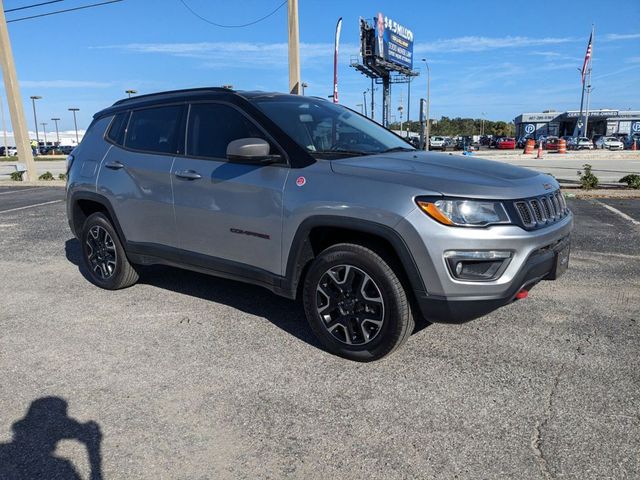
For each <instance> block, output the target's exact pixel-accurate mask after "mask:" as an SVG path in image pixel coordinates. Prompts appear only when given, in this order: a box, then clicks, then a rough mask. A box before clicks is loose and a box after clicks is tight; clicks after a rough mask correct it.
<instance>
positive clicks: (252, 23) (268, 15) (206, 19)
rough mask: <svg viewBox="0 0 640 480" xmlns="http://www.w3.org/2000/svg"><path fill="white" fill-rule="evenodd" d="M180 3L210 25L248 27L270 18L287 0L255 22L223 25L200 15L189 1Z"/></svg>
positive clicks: (182, 0)
mask: <svg viewBox="0 0 640 480" xmlns="http://www.w3.org/2000/svg"><path fill="white" fill-rule="evenodd" d="M180 3H182V4H183V5H184V6H185V8H186V9H187V10H189V11H190V12H191V13H192V14H193V15H195V16H196V17H198V18H199V19H200V20H202V21H203V22H206V23H208V24H210V25H213V26H215V27H220V28H243V27H248V26H250V25H255V24H256V23H259V22H261V21H263V20H266V19H267V18H269V17H270V16H271V15H273V14H274V13H276V12H277V11H278V10H280V9H281V8H282V7H283V6H284V5H285V4H286V3H287V0H284V2H282V3H281V4H280V5H278V6H277V7H276V8H275V10H273V11H272V12H271V13H268V14H266V15H265V16H264V17H260V18H258V19H257V20H254V21H253V22H249V23H243V24H242V25H222V24H220V23H215V22H212V21H211V20H209V19H208V18H205V17H203V16H202V15H200V14H199V13H198V12H196V11H195V10H194V9H193V8H191V7H190V6H189V5H187V3H186V2H185V1H184V0H180Z"/></svg>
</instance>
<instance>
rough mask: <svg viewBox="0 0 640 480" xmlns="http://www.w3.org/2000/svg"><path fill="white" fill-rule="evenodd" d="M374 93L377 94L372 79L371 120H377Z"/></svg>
mask: <svg viewBox="0 0 640 480" xmlns="http://www.w3.org/2000/svg"><path fill="white" fill-rule="evenodd" d="M374 92H375V86H374V83H373V78H372V79H371V120H375V118H374V117H375V113H374V112H375V106H376V105H375V97H374Z"/></svg>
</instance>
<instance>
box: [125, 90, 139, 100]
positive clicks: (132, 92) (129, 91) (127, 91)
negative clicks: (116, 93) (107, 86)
mask: <svg viewBox="0 0 640 480" xmlns="http://www.w3.org/2000/svg"><path fill="white" fill-rule="evenodd" d="M124 93H126V94H127V95H129V98H131V95H135V94H136V93H138V91H137V90H125V91H124Z"/></svg>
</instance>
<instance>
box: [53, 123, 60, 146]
mask: <svg viewBox="0 0 640 480" xmlns="http://www.w3.org/2000/svg"><path fill="white" fill-rule="evenodd" d="M51 121H52V122H55V124H56V141H57V143H56V147H59V146H60V133H59V132H58V122H59V121H60V119H59V118H52V119H51Z"/></svg>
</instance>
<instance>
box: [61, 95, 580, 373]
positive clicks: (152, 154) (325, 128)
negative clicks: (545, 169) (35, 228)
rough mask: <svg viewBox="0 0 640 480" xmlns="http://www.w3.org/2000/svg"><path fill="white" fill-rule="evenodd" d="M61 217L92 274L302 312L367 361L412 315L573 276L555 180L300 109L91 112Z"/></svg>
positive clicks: (278, 99) (342, 350)
mask: <svg viewBox="0 0 640 480" xmlns="http://www.w3.org/2000/svg"><path fill="white" fill-rule="evenodd" d="M68 173H69V175H68V185H67V213H68V217H69V224H70V226H71V229H72V231H73V233H74V234H75V235H76V237H77V238H78V239H79V240H80V244H81V246H82V259H83V263H84V266H85V268H86V269H87V271H88V274H89V277H90V278H91V280H92V281H93V283H95V284H96V285H98V286H100V287H102V288H107V289H118V288H124V287H128V286H130V285H132V284H134V283H135V282H136V280H137V279H138V274H137V273H136V266H137V265H150V264H165V265H173V266H178V267H183V268H187V269H192V270H197V271H200V272H206V273H210V274H213V275H218V276H221V277H225V278H231V279H235V280H240V281H243V282H248V283H253V284H256V285H261V286H263V287H266V288H268V289H270V290H271V291H273V292H275V293H277V294H278V295H282V296H285V297H287V298H291V299H294V298H297V297H300V298H302V301H303V304H304V309H305V312H306V316H307V318H308V320H309V325H310V326H311V328H312V330H313V331H314V333H315V334H316V335H317V336H318V338H319V339H320V341H321V342H322V344H323V345H324V346H325V347H326V348H327V349H328V350H330V351H332V352H334V353H337V354H339V355H342V356H344V357H347V358H350V359H353V360H360V361H369V360H375V359H378V358H381V357H383V356H385V355H387V354H389V353H391V352H392V351H393V350H395V349H396V348H398V347H399V346H400V345H402V343H403V342H405V341H406V340H407V338H408V337H409V335H411V333H412V331H413V329H414V316H418V315H421V316H422V317H423V318H425V319H427V320H429V321H465V320H469V319H472V318H476V317H479V316H481V315H484V314H486V313H488V312H490V311H492V310H494V309H496V308H498V307H500V306H502V305H506V304H508V303H510V302H513V301H514V300H516V299H518V298H523V297H525V296H526V295H527V292H528V290H529V289H530V288H531V287H533V285H535V284H536V283H537V282H539V281H540V280H554V279H556V278H557V277H558V276H559V275H560V274H562V273H563V272H564V271H565V269H566V268H567V265H568V259H569V248H570V241H569V235H570V232H571V229H572V224H573V217H572V214H571V212H570V211H569V209H568V208H567V205H566V203H565V200H564V197H563V196H562V194H561V193H560V189H559V186H558V183H557V182H556V181H555V179H553V178H552V177H550V176H548V175H543V174H541V173H538V172H534V171H531V170H527V169H524V168H518V167H514V166H511V165H507V164H503V163H496V162H490V161H486V160H482V159H479V158H475V157H473V158H467V157H463V156H457V155H456V156H453V155H445V154H435V153H428V152H423V151H419V150H416V149H414V148H413V147H412V146H411V145H410V144H408V143H407V142H405V141H404V140H403V139H402V138H400V137H398V136H396V135H395V134H393V133H392V132H390V131H388V130H386V129H384V128H383V127H381V126H380V125H378V124H377V123H375V122H373V121H371V120H369V119H368V118H366V117H363V116H362V115H359V114H358V113H356V112H354V111H352V110H350V109H348V108H345V107H342V106H339V105H334V104H332V103H330V102H328V101H324V100H321V99H315V98H311V97H304V96H294V95H284V94H277V93H263V92H235V91H232V90H229V89H220V88H201V89H194V90H181V91H172V92H165V93H158V94H153V95H145V96H139V97H135V98H131V99H125V100H121V101H119V102H116V103H115V104H114V105H113V106H111V107H109V108H107V109H105V110H103V111H101V112H99V113H97V114H96V115H95V118H94V120H93V122H92V124H91V126H90V127H89V129H88V131H87V134H86V135H85V137H84V139H83V141H82V143H81V144H80V145H79V146H78V147H77V148H76V149H75V150H74V151H73V152H72V154H71V155H70V156H69V158H68Z"/></svg>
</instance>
